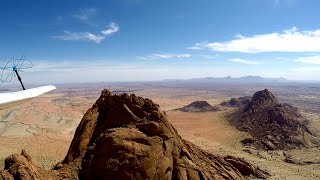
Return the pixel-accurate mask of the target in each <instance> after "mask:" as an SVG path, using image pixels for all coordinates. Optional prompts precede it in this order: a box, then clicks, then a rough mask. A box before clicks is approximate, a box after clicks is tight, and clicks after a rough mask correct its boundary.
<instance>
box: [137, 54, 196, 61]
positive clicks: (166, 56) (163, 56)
mask: <svg viewBox="0 0 320 180" xmlns="http://www.w3.org/2000/svg"><path fill="white" fill-rule="evenodd" d="M191 57H192V55H191V54H169V53H164V54H160V53H155V54H151V55H148V56H138V57H137V59H140V60H158V59H174V58H176V59H185V58H191Z"/></svg>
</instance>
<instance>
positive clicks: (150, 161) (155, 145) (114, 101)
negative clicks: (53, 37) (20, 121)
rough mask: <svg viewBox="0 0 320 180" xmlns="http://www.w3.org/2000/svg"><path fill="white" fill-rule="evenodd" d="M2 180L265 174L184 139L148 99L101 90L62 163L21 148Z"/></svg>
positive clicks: (210, 176)
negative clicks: (36, 160)
mask: <svg viewBox="0 0 320 180" xmlns="http://www.w3.org/2000/svg"><path fill="white" fill-rule="evenodd" d="M5 164H6V165H5V169H4V170H2V171H0V180H1V179H199V180H200V179H245V176H254V177H259V178H265V177H266V173H265V172H263V171H261V170H260V169H259V168H256V167H254V166H252V165H251V164H249V163H248V162H246V161H244V160H243V159H239V158H236V157H232V156H227V157H221V156H215V155H212V154H209V153H207V152H205V151H203V150H201V149H199V148H198V147H197V146H195V145H194V144H192V143H190V142H188V141H185V140H183V139H182V138H181V137H180V136H179V134H178V133H177V131H176V130H175V128H174V127H173V126H172V125H171V124H170V123H169V121H168V120H167V118H166V115H165V113H163V112H162V111H161V110H160V109H159V106H158V105H157V104H155V103H153V102H152V101H151V100H149V99H144V98H141V97H137V96H135V95H127V94H121V95H112V94H111V92H110V91H108V90H104V91H103V92H102V94H101V96H100V98H99V99H98V100H97V102H96V103H95V104H94V105H93V106H92V108H90V109H89V110H88V111H87V112H86V113H85V115H84V117H83V119H82V121H81V122H80V124H79V126H78V128H77V130H76V133H75V135H74V138H73V140H72V143H71V145H70V148H69V151H68V153H67V155H66V157H65V159H64V160H63V162H61V163H59V164H57V165H56V167H55V168H54V169H53V170H50V171H44V170H42V169H41V168H38V167H36V166H35V165H34V164H33V163H32V161H31V159H30V158H29V156H28V155H27V154H26V153H25V152H22V153H21V155H19V154H16V155H13V156H10V157H8V158H7V159H6V160H5Z"/></svg>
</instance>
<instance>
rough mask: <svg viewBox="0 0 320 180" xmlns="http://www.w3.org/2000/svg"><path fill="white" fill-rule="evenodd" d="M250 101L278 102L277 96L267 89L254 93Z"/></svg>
mask: <svg viewBox="0 0 320 180" xmlns="http://www.w3.org/2000/svg"><path fill="white" fill-rule="evenodd" d="M251 101H252V102H264V101H270V102H275V103H278V101H277V98H276V97H275V96H274V95H273V94H272V93H271V92H270V91H269V90H268V89H265V90H262V91H258V92H256V93H254V95H253V97H252V100H251Z"/></svg>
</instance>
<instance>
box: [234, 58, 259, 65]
mask: <svg viewBox="0 0 320 180" xmlns="http://www.w3.org/2000/svg"><path fill="white" fill-rule="evenodd" d="M228 61H230V62H236V63H241V64H247V65H259V64H261V63H260V62H258V61H252V60H247V59H239V58H235V59H229V60H228Z"/></svg>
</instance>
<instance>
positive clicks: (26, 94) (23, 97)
mask: <svg viewBox="0 0 320 180" xmlns="http://www.w3.org/2000/svg"><path fill="white" fill-rule="evenodd" d="M54 89H56V87H54V86H42V87H38V88H32V89H27V90H24V91H17V92H9V93H0V110H1V109H5V108H8V107H11V106H15V105H17V104H21V103H23V102H25V101H27V100H29V99H32V98H35V97H37V96H40V95H42V94H44V93H46V92H49V91H52V90H54Z"/></svg>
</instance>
